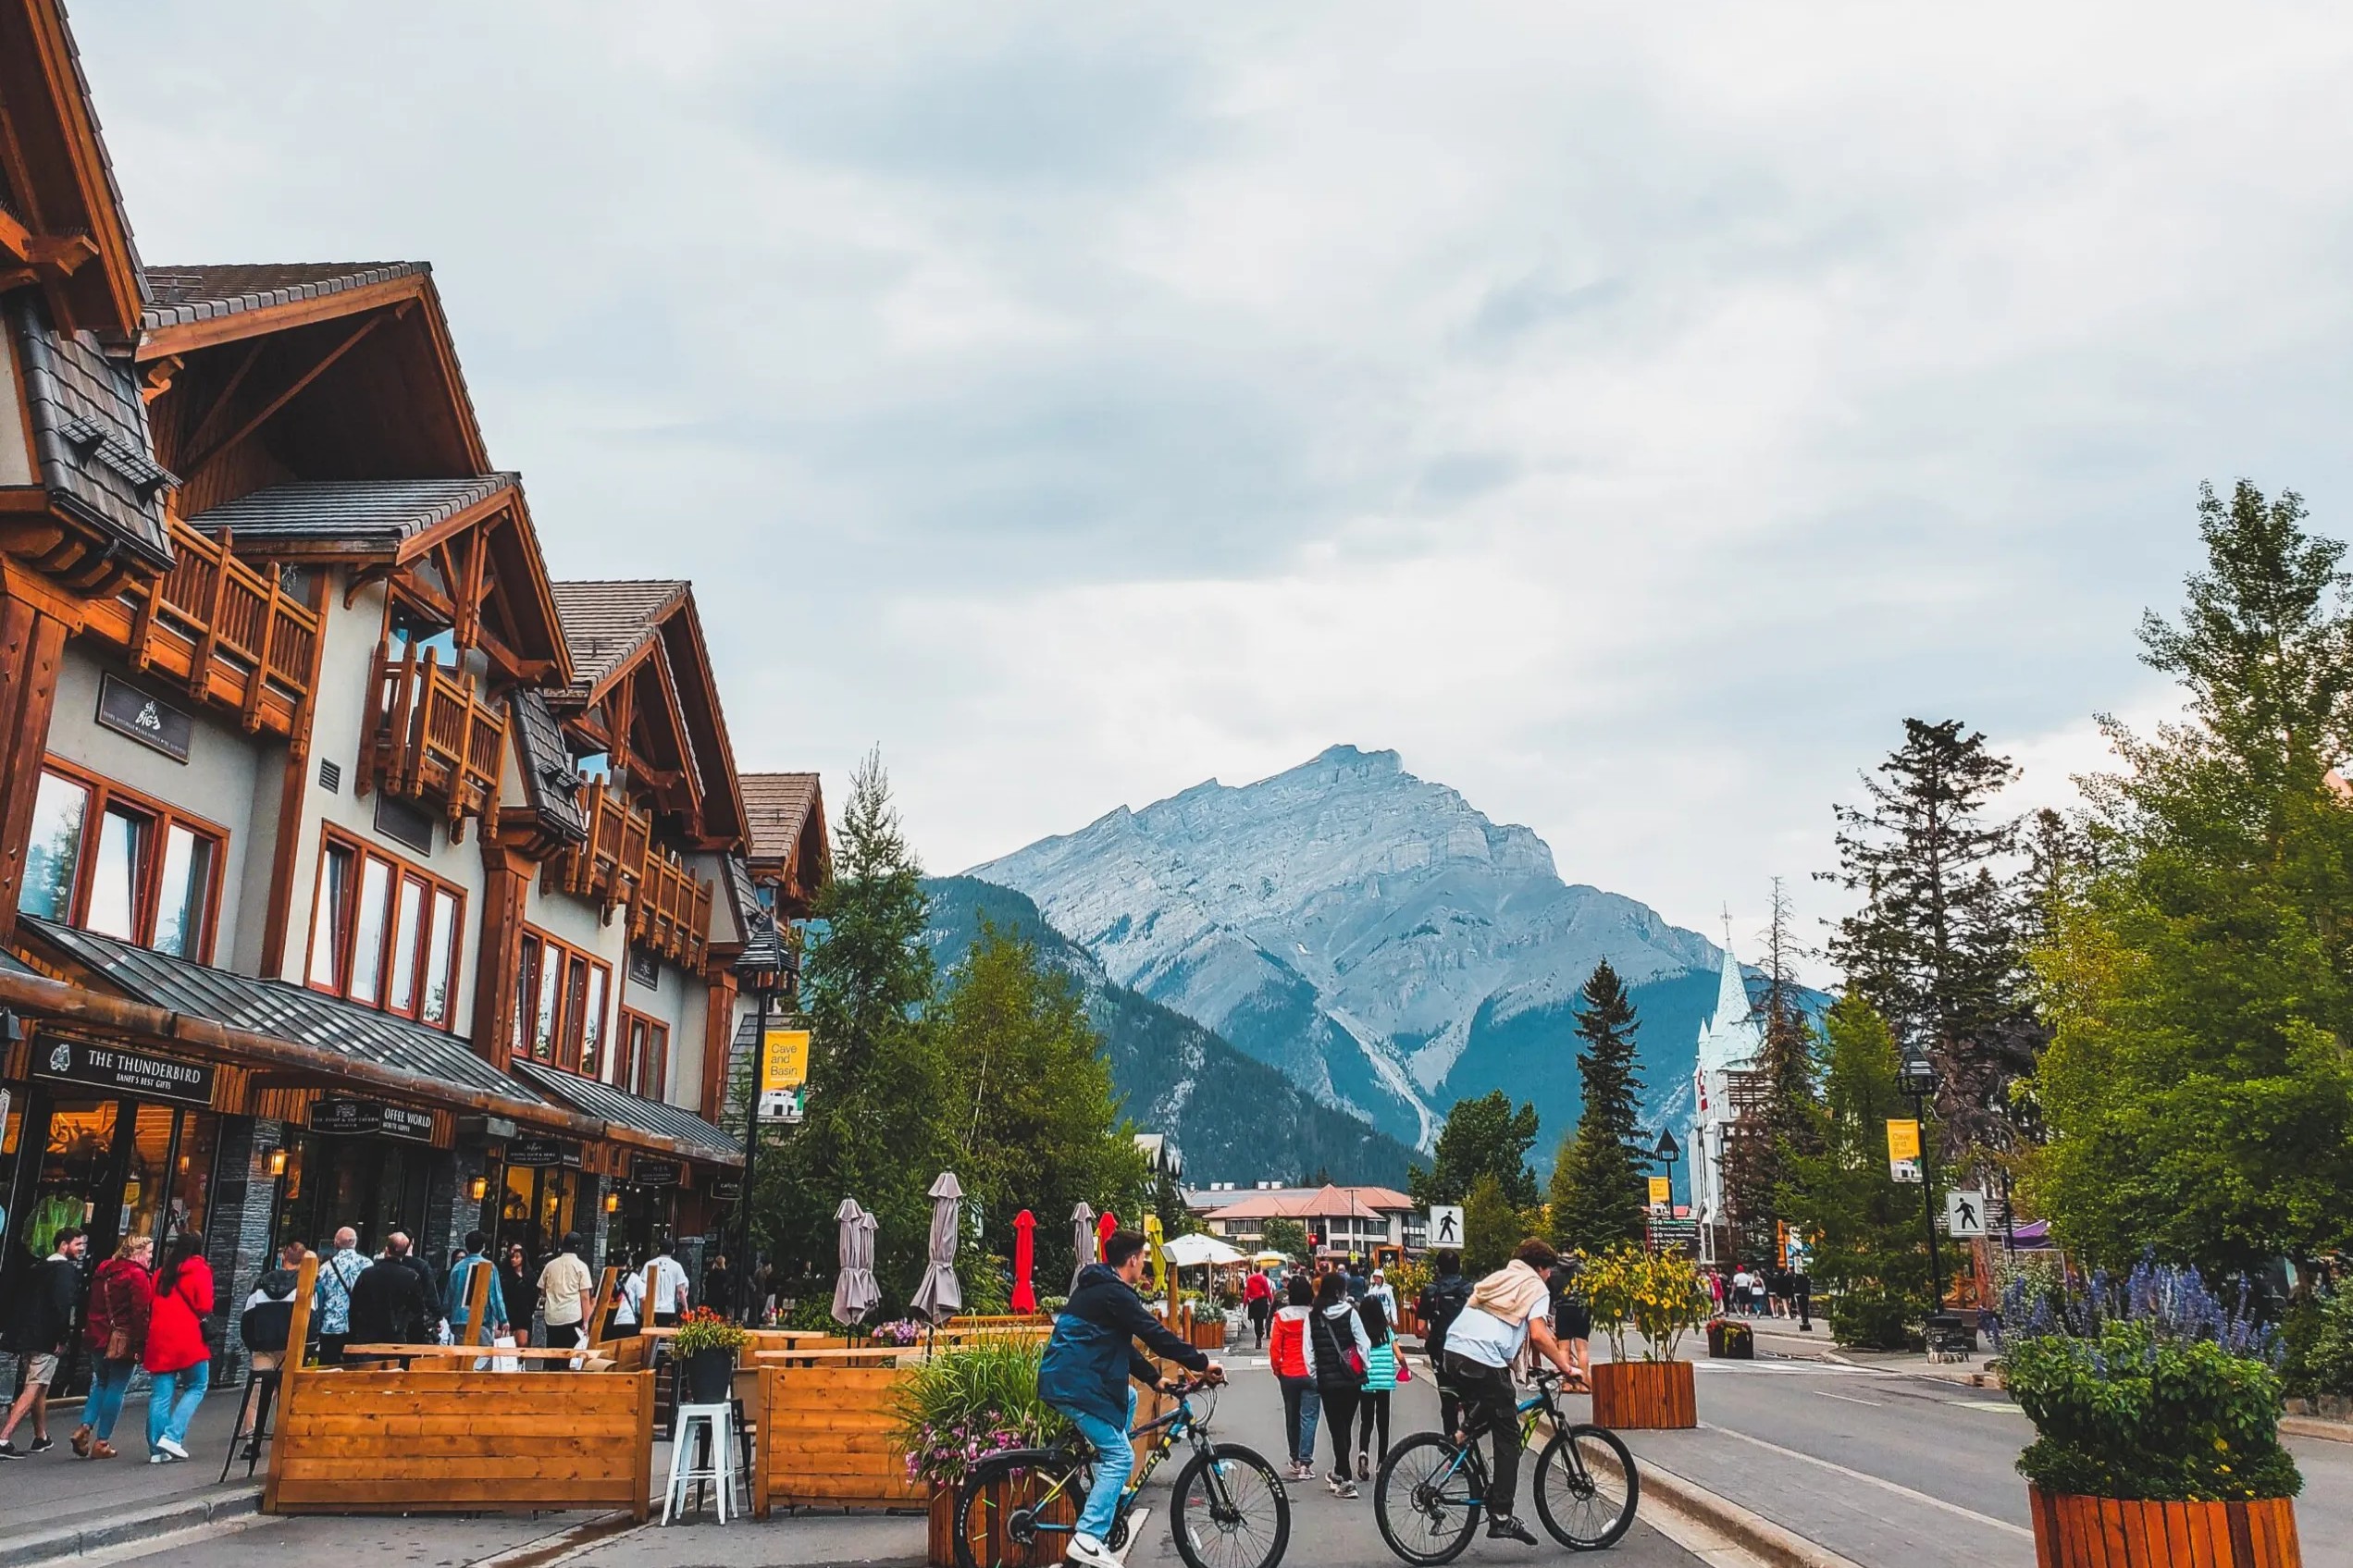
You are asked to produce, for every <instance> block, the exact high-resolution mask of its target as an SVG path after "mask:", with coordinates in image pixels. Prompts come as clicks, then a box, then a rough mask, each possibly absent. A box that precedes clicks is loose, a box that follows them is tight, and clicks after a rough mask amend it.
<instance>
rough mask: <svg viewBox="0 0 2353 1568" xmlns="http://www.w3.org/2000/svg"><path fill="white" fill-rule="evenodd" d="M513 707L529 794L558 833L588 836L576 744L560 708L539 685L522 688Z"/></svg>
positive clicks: (534, 807) (534, 806) (569, 837)
mask: <svg viewBox="0 0 2353 1568" xmlns="http://www.w3.org/2000/svg"><path fill="white" fill-rule="evenodd" d="M507 706H508V708H509V709H510V710H512V711H513V713H514V747H515V754H516V755H515V759H516V761H517V762H518V763H520V764H521V768H520V772H521V774H522V780H523V796H524V798H525V799H526V800H527V801H529V802H530V805H531V809H532V810H534V811H536V812H538V813H539V820H540V821H541V822H543V823H545V824H546V826H547V827H548V829H549V831H550V832H551V833H554V834H555V835H556V836H557V837H559V838H563V839H565V840H567V841H569V842H571V843H574V844H578V843H580V842H582V841H583V840H585V839H586V838H587V837H588V813H587V811H586V809H584V808H583V807H582V806H581V804H580V773H579V770H578V769H576V768H575V767H574V766H573V764H572V750H571V748H570V747H567V746H565V745H564V744H563V727H562V726H561V725H560V724H559V723H557V722H556V717H555V710H553V709H551V708H550V707H549V706H548V699H547V697H546V696H545V694H543V693H542V692H540V690H539V688H538V687H537V686H517V687H516V688H515V689H514V692H513V694H511V695H510V696H509V697H508V698H507Z"/></svg>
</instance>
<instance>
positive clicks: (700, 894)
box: [629, 850, 711, 969]
mask: <svg viewBox="0 0 2353 1568" xmlns="http://www.w3.org/2000/svg"><path fill="white" fill-rule="evenodd" d="M710 932H711V884H710V883H706V882H698V881H696V880H695V874H694V873H693V872H692V871H690V870H687V868H686V867H684V866H683V865H680V864H679V863H678V862H677V861H676V860H675V859H674V858H671V857H670V856H669V855H668V854H666V853H664V852H663V851H660V850H656V851H655V852H653V853H652V854H650V855H648V856H647V857H646V868H645V874H644V875H643V876H642V877H640V878H639V879H638V896H637V899H636V901H635V902H633V903H632V904H630V906H629V940H630V941H632V942H635V943H637V944H638V945H639V946H642V947H650V948H652V949H653V950H654V951H655V952H657V953H659V954H661V955H663V957H667V958H673V959H675V960H676V961H677V962H678V963H680V964H683V965H685V966H686V967H687V969H700V967H701V965H702V946H703V942H704V940H705V938H707V937H708V936H709V935H710Z"/></svg>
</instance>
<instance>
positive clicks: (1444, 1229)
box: [1430, 1204, 1463, 1247]
mask: <svg viewBox="0 0 2353 1568" xmlns="http://www.w3.org/2000/svg"><path fill="white" fill-rule="evenodd" d="M1462 1244H1463V1210H1462V1205H1461V1204H1430V1245H1431V1246H1433V1247H1459V1246H1461V1245H1462Z"/></svg>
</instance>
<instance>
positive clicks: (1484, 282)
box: [75, 0, 2353, 945]
mask: <svg viewBox="0 0 2353 1568" xmlns="http://www.w3.org/2000/svg"><path fill="white" fill-rule="evenodd" d="M657 19H658V20H657ZM75 23H76V27H77V31H78V32H79V35H80V43H81V46H82V50H83V54H84V56H85V58H86V62H87V65H88V68H89V73H90V76H91V79H92V82H93V88H94V90H95V92H96V93H97V99H98V105H99V110H100V113H101V115H102V116H103V117H104V119H105V128H106V131H107V135H108V140H109V142H110V145H111V149H112V151H113V154H114V156H115V161H116V163H117V166H118V168H119V170H120V173H121V178H122V183H123V186H124V189H125V192H126V195H127V198H128V200H129V203H130V212H131V218H132V223H133V226H134V228H135V229H136V231H137V235H138V239H139V242H140V245H141V248H142V252H143V253H144V254H145V256H146V258H147V259H148V260H149V261H150V262H156V263H167V262H229V261H309V260H328V259H362V260H376V259H393V258H402V259H406V258H423V259H426V260H429V261H431V262H432V263H433V264H434V267H435V276H436V278H437V279H438V281H439V283H440V290H441V292H442V295H443V298H444V300H445V301H446V302H447V304H448V308H449V312H450V315H451V318H452V324H453V327H454V330H455V333H456V338H457V343H458V348H459V352H460V353H461V355H462V357H463V360H464V368H465V373H466V377H467V380H468V382H469V384H470V386H471V388H472V391H473V396H474V401H475V404H476V406H477V409H478V410H479V412H480V415H481V419H482V423H483V426H485V428H486V430H487V433H488V436H489V444H490V451H491V453H492V456H493V458H494V460H495V461H496V462H497V463H499V464H500V465H501V466H502V467H514V468H519V469H521V470H522V471H523V474H524V476H525V482H526V488H527V489H528V491H529V493H530V496H531V501H532V512H533V515H534V517H535V518H536V520H537V522H538V524H539V528H540V530H541V532H542V535H543V538H544V542H545V547H546V550H547V554H548V557H549V560H550V562H551V565H552V567H553V569H554V570H555V572H556V573H557V574H558V575H561V576H625V575H638V576H643V575H652V576H688V577H692V578H693V579H694V580H695V583H696V589H697V597H698V599H699V601H700V605H701V609H702V614H703V619H704V622H705V624H706V625H707V626H708V628H709V629H710V632H711V635H712V640H713V641H714V643H715V645H716V655H717V659H718V664H719V670H720V675H721V680H722V682H723V685H724V696H725V698H726V708H727V718H728V722H729V724H730V727H731V729H732V732H733V735H734V739H735V747H736V754H737V759H738V760H739V761H740V762H741V763H742V765H743V766H745V767H746V768H748V769H751V768H816V769H820V770H822V771H823V772H824V776H825V785H826V789H827V791H828V793H829V795H830V796H831V797H832V799H833V800H834V802H835V803H836V806H837V805H838V803H839V802H840V800H841V798H842V796H844V795H845V794H846V793H847V782H848V770H849V768H850V766H851V765H852V763H853V762H854V760H855V759H856V758H857V757H858V756H859V755H860V754H861V752H863V751H864V750H865V749H866V748H867V747H870V746H874V745H879V746H880V747H882V749H883V752H884V755H885V759H886V761H887V762H888V764H889V766H890V769H891V772H892V775H893V778H894V782H895V783H896V784H897V786H898V794H899V796H900V799H901V802H902V804H903V806H904V809H905V813H906V818H907V821H908V825H909V827H910V831H911V833H912V834H913V836H914V838H915V841H916V843H917V844H918V846H920V847H921V849H922V851H923V855H924V857H925V859H926V860H927V862H928V863H929V864H930V865H931V866H932V867H933V868H934V869H935V870H953V869H956V868H959V867H961V866H964V865H967V864H970V863H972V862H974V861H977V860H980V859H983V858H988V857H991V856H995V855H998V854H1001V853H1003V852H1005V851H1008V850H1009V849H1012V848H1014V847H1016V846H1020V845H1022V844H1025V843H1027V842H1029V841H1030V840H1032V839H1034V838H1036V837H1038V836H1040V835H1043V834H1046V833H1058V832H1067V831H1070V830H1071V829H1074V828H1076V827H1078V826H1080V825H1082V824H1083V823H1084V822H1086V821H1090V820H1091V819H1093V818H1095V817H1096V816H1098V815H1100V814H1101V813H1102V812H1104V811H1105V810H1107V809H1110V808H1111V807H1113V806H1115V805H1117V804H1120V803H1122V802H1125V803H1129V804H1132V805H1138V806H1140V805H1142V804H1144V803H1145V802H1146V801H1148V800H1151V799H1155V798H1158V797H1159V796H1165V795H1168V794H1170V793H1172V792H1174V791H1176V790H1178V789H1181V788H1183V787H1184V786H1186V785H1188V784H1194V783H1197V782H1198V781H1200V780H1202V779H1205V778H1208V777H1212V776H1215V777H1218V778H1220V779H1223V780H1225V781H1226V782H1228V783H1241V782H1245V781H1246V780H1249V779H1253V778H1257V777H1260V776H1262V775H1264V774H1267V773H1269V772H1276V771H1279V770H1280V769H1282V768H1283V767H1286V766H1289V765H1291V764H1293V763H1295V762H1297V761H1300V760H1303V759H1306V758H1307V757H1309V756H1311V755H1313V754H1314V753H1315V752H1316V751H1318V750H1319V749H1321V748H1322V747H1324V746H1326V745H1329V744H1331V743H1332V742H1335V741H1350V742H1354V743H1356V744H1357V745H1360V746H1364V747H1396V748H1397V749H1399V750H1400V751H1402V752H1403V753H1404V756H1405V759H1406V766H1407V767H1408V768H1409V769H1411V770H1412V771H1413V772H1417V773H1419V774H1421V775H1422V776H1424V777H1427V778H1432V779H1437V780H1441V781H1443V782H1445V783H1447V784H1453V785H1455V786H1456V787H1458V788H1459V789H1461V790H1462V791H1463V793H1464V794H1465V795H1466V796H1468V798H1469V799H1470V800H1471V801H1472V802H1473V803H1474V804H1475V805H1477V806H1478V807H1480V809H1483V810H1485V811H1486V812H1487V813H1488V814H1489V815H1491V816H1492V817H1494V818H1497V819H1498V820H1507V821H1521V822H1526V823H1528V824H1529V825H1530V826H1532V827H1534V828H1535V829H1536V830H1537V831H1538V832H1539V833H1542V835H1543V837H1544V838H1545V839H1546V840H1547V841H1549V842H1550V843H1551V845H1552V846H1553V848H1554V855H1555V857H1556V858H1557V860H1558V862H1559V864H1560V868H1561V870H1562V872H1563V874H1564V875H1565V876H1567V877H1568V878H1569V879H1570V880H1572V881H1586V882H1591V883H1598V884H1600V885H1602V886H1604V887H1608V888H1611V889H1614V890H1616V891H1618V892H1622V893H1626V894H1629V895H1633V896H1635V897H1638V898H1641V899H1643V900H1645V901H1646V902H1649V903H1651V904H1653V906H1655V907H1658V908H1659V909H1660V910H1661V911H1663V912H1664V913H1665V914H1666V915H1667V916H1668V917H1669V918H1670V919H1672V920H1676V921H1678V922H1679V923H1682V924H1686V925H1691V926H1696V927H1698V928H1699V929H1702V930H1703V931H1706V932H1710V933H1711V934H1716V933H1718V932H1719V931H1720V921H1719V920H1717V918H1716V911H1717V909H1718V908H1719V907H1721V906H1723V905H1725V904H1727V903H1728V904H1729V905H1730V907H1731V908H1732V910H1733V913H1734V917H1735V921H1734V928H1735V932H1736V934H1737V935H1740V937H1742V938H1743V945H1746V937H1747V935H1748V933H1750V932H1753V931H1754V930H1755V928H1756V925H1757V923H1758V921H1759V920H1760V919H1761V911H1762V908H1763V906H1764V902H1765V885H1766V880H1767V879H1768V878H1769V877H1770V876H1772V875H1774V874H1776V873H1778V874H1781V875H1784V876H1787V877H1789V878H1790V879H1792V883H1793V891H1795V892H1796V893H1797V894H1798V895H1799V896H1800V898H1801V901H1802V908H1803V909H1804V910H1805V912H1806V913H1807V914H1808V915H1810V916H1811V915H1816V914H1821V913H1826V912H1828V911H1829V910H1831V909H1833V908H1834V907H1836V900H1835V895H1833V894H1831V893H1830V892H1829V891H1828V890H1827V889H1822V888H1818V887H1815V886H1814V885H1811V884H1809V883H1806V882H1805V881H1804V879H1805V878H1806V876H1807V875H1808V873H1810V872H1812V871H1814V870H1818V869H1821V868H1823V867H1824V866H1826V865H1827V864H1829V862H1830V851H1829V842H1828V841H1829V830H1830V825H1831V818H1830V806H1831V802H1832V801H1833V800H1837V799H1851V798H1853V797H1854V795H1855V785H1854V782H1853V781H1854V775H1855V772H1856V770H1857V769H1858V768H1861V767H1864V766H1867V765H1868V764H1869V763H1870V762H1871V761H1872V760H1874V759H1876V757H1877V756H1878V755H1879V754H1880V753H1882V752H1884V751H1885V750H1886V749H1887V747H1889V745H1890V744H1891V743H1892V741H1893V739H1894V738H1895V737H1896V735H1897V734H1898V731H1899V726H1900V722H1901V719H1902V718H1903V717H1904V715H1906V714H1914V715H1918V716H1922V717H1927V718H1942V717H1947V716H1959V717H1962V718H1964V719H1967V720H1969V721H1971V722H1975V723H1976V724H1978V725H1980V726H1982V727H1983V728H1985V729H1986V730H1987V731H1988V732H1989V733H1990V734H1991V735H1993V736H1994V737H1995V738H1996V739H1997V740H1998V741H1999V742H2000V744H2002V745H2003V746H2004V747H2007V748H2009V749H2010V750H2011V751H2012V753H2013V754H2014V755H2016V756H2017V757H2018V758H2019V759H2020V760H2021V761H2022V762H2025V764H2026V765H2027V766H2028V770H2029V771H2028V776H2027V778H2026V780H2025V783H2024V784H2022V786H2021V792H2022V793H2021V803H2022V804H2025V803H2030V802H2039V801H2042V800H2045V799H2053V798H2059V797H2062V796H2065V795H2066V793H2067V785H2066V775H2067V773H2068V772H2069V771H2070V770H2071V769H2074V768H2080V767H2082V766H2085V765H2087V763H2091V762H2095V761H2097V760H2098V759H2099V747H2098V745H2097V744H2096V741H2095V739H2094V737H2093V735H2092V732H2091V726H2090V719H2089V716H2090V714H2091V713H2092V712H2094V711H2095V710H2123V711H2125V712H2128V713H2141V714H2146V713H2149V712H2150V711H2153V710H2156V709H2158V708H2160V707H2161V706H2162V705H2163V703H2164V702H2165V691H2164V687H2163V685H2162V684H2161V682H2160V681H2159V680H2158V679H2157V678H2156V677H2154V676H2152V675H2151V674H2150V673H2149V672H2147V671H2145V670H2143V669H2141V668H2139V667H2138V666H2137V665H2136V661H2135V658H2134V651H2135V644H2134V641H2133V636H2132V632H2133V626H2134V623H2135V622H2136V618H2137V616H2138V614H2139V612H2140V611H2141V609H2142V607H2143V606H2145V605H2156V606H2160V607H2170V606H2172V605H2173V604H2174V603H2175V602H2176V601H2177V599H2178V593H2179V581H2180V578H2181V575H2182V574H2183V573H2184V572H2185V571H2186V570H2187V569H2188V568H2189V567H2190V566H2191V565H2192V564H2193V561H2194V551H2195V545H2196V534H2195V526H2194V523H2195V513H2194V505H2195V500H2196V487H2197V484H2198V481H2199V480H2200V479H2202V478H2211V479H2213V480H2214V481H2216V482H2217V483H2218V484H2220V485H2227V483H2228V482H2229V481H2230V480H2231V479H2232V478H2233V477H2234V476H2235V475H2248V476H2250V477H2253V478H2255V479H2256V480H2257V481H2258V482H2259V483H2260V484H2262V485H2263V486H2264V487H2265V488H2267V489H2269V488H2280V487H2288V488H2297V489H2300V490H2302V491H2303V492H2304V494H2305V495H2306V497H2307V498H2308V500H2310V503H2311V505H2312V507H2313V510H2314V512H2315V514H2316V521H2317V524H2318V525H2319V526H2320V527H2322V529H2324V530H2326V531H2328V532H2331V533H2339V534H2341V533H2343V532H2344V531H2345V529H2346V520H2347V510H2348V506H2353V494H2348V487H2347V479H2348V472H2347V443H2346V439H2345V434H2346V431H2345V415H2346V411H2347V391H2348V383H2353V291H2348V289H2347V278H2348V276H2353V225H2348V216H2349V215H2353V204H2348V193H2353V116H2348V115H2347V113H2346V112H2345V106H2344V93H2345V87H2344V84H2345V82H2346V81H2347V80H2348V77H2349V76H2353V72H2349V71H2348V64H2353V62H2348V58H2347V56H2348V55H2353V16H2348V15H2347V13H2346V11H2345V10H2344V8H2343V7H2342V6H2322V5H2313V6H2277V7H2264V6H2242V7H2230V8H2227V9H2223V10H2218V9H2216V8H2214V7H2211V6H2210V7H2186V6H2151V5H2149V4H2146V3H2140V4H2134V5H2129V6H2127V5H2114V6H2098V5H2087V4H2077V5H2073V6H2050V5H2047V4H2045V5H2033V6H2025V5H1999V4H1997V5H1984V6H1968V7H1950V8H1946V9H1945V10H1943V11H1941V12H1933V11H1930V10H1924V9H1923V8H1921V7H1912V6H1884V5H1863V4H1858V5H1851V6H1827V5H1823V6H1754V5H1744V6H1706V5H1685V6H1640V7H1630V6H1574V5H1561V4H1552V3H1548V4H1537V5H1529V6H1521V7H1510V6H1483V7H1482V6H1464V5H1449V6H1399V7H1384V6H1368V5H1363V4H1352V5H1347V6H1328V7H1315V6H1298V5H1294V6H1279V7H1271V8H1266V7H1245V6H1222V7H1219V6H1169V7H1164V8H1152V7H1145V6H1079V5H1068V6H1060V7H1043V8H1041V7H1034V6H1021V5H1018V4H1001V5H993V6H964V5H939V6H931V7H927V8H903V7H895V6H885V5H878V4H873V3H872V0H861V4H857V5H838V6H831V7H824V8H819V7H809V6H781V5H774V4H758V5H754V4H746V5H741V6H718V5H709V6H683V5H675V4H664V5H662V6H653V7H649V6H644V5H642V4H631V5H602V6H593V5H585V4H574V3H566V4H562V5H552V4H551V5H544V6H529V5H523V4H514V3H502V4H499V5H495V6H483V5H478V4H444V5H434V4H419V3H414V0H411V3H404V4H402V5H401V6H382V5H369V6H361V5H348V6H327V5H321V6H297V7H291V8H290V7H287V6H283V5H280V4H272V5H258V4H255V5H242V4H229V3H227V0H184V3H177V4H161V3H134V0H105V3H103V4H100V3H95V0H81V4H80V5H79V6H76V8H75Z"/></svg>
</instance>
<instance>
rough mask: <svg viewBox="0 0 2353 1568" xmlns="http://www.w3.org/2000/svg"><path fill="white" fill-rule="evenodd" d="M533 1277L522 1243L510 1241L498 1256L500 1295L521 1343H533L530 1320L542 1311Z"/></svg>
mask: <svg viewBox="0 0 2353 1568" xmlns="http://www.w3.org/2000/svg"><path fill="white" fill-rule="evenodd" d="M532 1278H533V1276H532V1271H531V1264H530V1259H529V1257H528V1256H527V1255H526V1253H524V1251H523V1243H522V1242H520V1241H510V1242H508V1243H507V1249H506V1252H505V1253H504V1254H503V1255H502V1256H501V1257H500V1259H499V1297H500V1299H501V1300H502V1301H503V1302H505V1303H506V1310H507V1315H508V1321H509V1322H510V1323H511V1324H512V1325H513V1326H514V1342H515V1343H516V1344H518V1345H527V1344H529V1343H530V1342H531V1320H532V1319H533V1318H535V1317H537V1316H538V1315H539V1290H538V1288H537V1287H536V1286H534V1285H533V1284H532V1283H531V1280H532Z"/></svg>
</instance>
